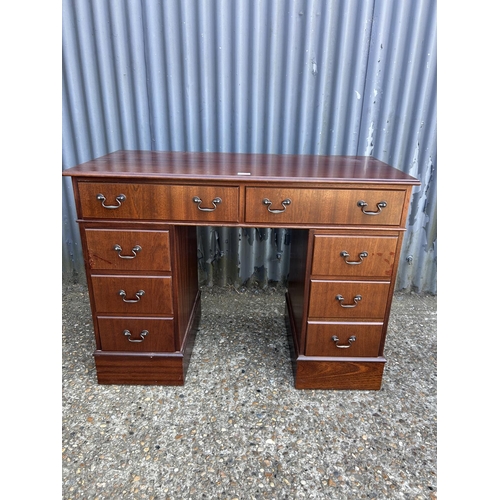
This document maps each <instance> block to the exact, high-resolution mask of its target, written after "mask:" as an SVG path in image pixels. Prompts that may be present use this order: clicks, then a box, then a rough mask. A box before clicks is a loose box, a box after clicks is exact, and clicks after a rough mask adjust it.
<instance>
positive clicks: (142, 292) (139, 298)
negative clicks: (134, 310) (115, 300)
mask: <svg viewBox="0 0 500 500" xmlns="http://www.w3.org/2000/svg"><path fill="white" fill-rule="evenodd" d="M145 293H146V292H145V291H144V290H139V291H138V292H136V294H135V296H136V297H137V299H126V298H125V297H126V296H127V293H126V292H125V290H120V291H119V292H118V295H119V296H120V297H121V298H122V300H123V302H127V304H133V303H135V302H139V301H140V300H141V297H142V296H143V295H144V294H145Z"/></svg>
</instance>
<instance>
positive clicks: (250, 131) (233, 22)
mask: <svg viewBox="0 0 500 500" xmlns="http://www.w3.org/2000/svg"><path fill="white" fill-rule="evenodd" d="M118 149H146V150H177V151H180V150H184V151H227V152H254V153H287V154H288V153H308V154H347V155H355V154H369V155H373V156H375V157H376V158H378V159H380V160H383V161H385V162H387V163H390V164H391V165H393V166H395V167H396V168H398V169H400V170H403V171H405V172H408V173H410V174H412V175H414V176H415V177H418V178H419V179H420V180H421V182H422V186H421V187H419V188H415V189H414V195H413V200H412V205H411V208H410V218H409V227H408V231H407V233H406V236H405V243H404V246H403V251H402V257H401V263H400V268H399V274H398V282H397V285H396V286H397V289H415V290H417V291H421V292H436V287H437V285H436V242H437V228H436V196H437V195H436V166H437V145H436V2H435V0H344V1H342V0H337V1H336V0H267V1H259V0H163V1H160V0H109V1H103V0H63V168H69V167H71V166H73V165H76V164H78V163H81V162H84V161H87V160H90V159H92V158H95V157H98V156H102V155H104V154H106V153H109V152H112V151H115V150H118ZM62 182H63V229H64V234H63V276H64V278H65V279H74V280H83V279H84V276H83V261H82V252H81V248H80V239H79V234H78V229H77V226H76V223H75V222H74V219H75V217H76V215H75V210H74V203H73V197H72V191H71V186H70V182H69V180H68V179H63V181H62ZM198 235H199V248H198V255H199V263H200V279H201V281H202V282H207V283H213V284H226V283H236V284H240V283H242V282H245V281H246V280H248V279H257V280H258V281H259V282H260V283H261V284H263V283H264V284H265V283H266V282H267V280H273V281H285V280H286V275H287V273H288V255H289V253H288V251H289V241H288V232H287V231H286V230H283V229H281V230H272V229H269V230H264V229H230V228H219V227H210V228H200V229H199V230H198Z"/></svg>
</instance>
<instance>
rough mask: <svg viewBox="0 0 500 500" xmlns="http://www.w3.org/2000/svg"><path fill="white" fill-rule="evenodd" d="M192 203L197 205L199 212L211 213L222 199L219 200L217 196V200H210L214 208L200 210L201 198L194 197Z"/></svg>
mask: <svg viewBox="0 0 500 500" xmlns="http://www.w3.org/2000/svg"><path fill="white" fill-rule="evenodd" d="M193 201H194V202H195V203H198V210H201V211H202V212H213V211H214V210H215V209H216V208H217V205H218V204H219V203H222V199H221V198H219V197H218V196H217V198H214V199H213V200H212V205H213V206H214V208H202V207H201V204H202V203H203V202H202V200H201V198H198V196H195V197H194V198H193Z"/></svg>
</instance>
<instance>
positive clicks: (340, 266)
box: [312, 234, 398, 279]
mask: <svg viewBox="0 0 500 500" xmlns="http://www.w3.org/2000/svg"><path fill="white" fill-rule="evenodd" d="M397 245H398V237H397V236H347V235H333V234H316V235H315V236H314V247H313V248H314V250H313V252H314V253H313V262H312V274H313V275H315V276H332V275H335V276H346V277H354V276H356V277H363V276H366V277H372V276H373V277H376V276H379V277H383V278H387V279H389V278H390V277H391V276H392V271H393V268H394V260H395V257H396V249H397Z"/></svg>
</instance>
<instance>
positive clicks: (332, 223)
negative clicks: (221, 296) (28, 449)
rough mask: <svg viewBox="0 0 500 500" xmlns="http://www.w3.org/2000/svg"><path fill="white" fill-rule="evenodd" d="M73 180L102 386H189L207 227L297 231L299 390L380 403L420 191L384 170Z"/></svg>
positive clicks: (222, 162) (196, 166) (197, 162)
mask: <svg viewBox="0 0 500 500" xmlns="http://www.w3.org/2000/svg"><path fill="white" fill-rule="evenodd" d="M63 175H66V176H71V177H72V182H73V188H74V194H75V202H76V210H77V215H78V223H79V227H80V234H81V239H82V248H83V254H84V259H85V266H86V276H87V283H88V287H89V296H90V304H91V309H92V315H93V322H94V332H95V342H96V351H95V353H94V357H95V363H96V368H97V379H98V382H99V383H101V384H141V385H146V384H159V385H183V384H184V381H185V377H186V372H187V368H188V364H189V359H190V355H191V351H192V348H193V344H194V340H195V335H196V330H197V326H198V321H199V318H200V312H201V304H200V292H199V290H198V274H197V269H198V267H197V266H198V263H197V255H196V251H197V244H196V226H202V225H204V226H207V225H218V226H237V227H286V228H290V229H291V231H290V233H291V248H290V259H291V260H290V273H289V277H288V289H287V294H286V310H285V318H286V323H287V329H288V337H289V344H290V355H291V362H292V366H293V372H294V377H295V387H296V388H297V389H306V388H307V389H374V390H377V389H380V386H381V382H382V374H383V370H384V364H385V361H386V360H385V358H384V342H385V337H386V332H387V324H388V319H389V313H390V308H391V301H392V295H393V290H394V283H395V276H396V272H397V267H398V262H399V255H400V251H401V245H402V239H403V234H404V230H405V224H406V218H407V213H408V207H409V204H410V197H411V190H412V186H414V185H418V184H419V181H418V180H417V179H415V178H413V177H411V176H409V175H407V174H405V173H403V172H401V171H400V170H397V169H395V168H393V167H391V166H389V165H387V164H385V163H383V162H381V161H378V160H376V159H374V158H372V157H360V156H358V157H354V156H351V157H349V156H312V155H265V154H232V153H184V152H151V151H117V152H115V153H111V154H108V155H106V156H103V157H101V158H97V159H95V160H92V161H89V162H86V163H83V164H81V165H78V166H76V167H73V168H70V169H68V170H66V171H64V172H63Z"/></svg>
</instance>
